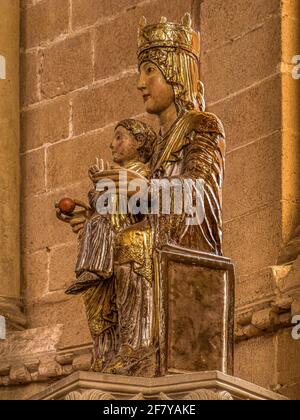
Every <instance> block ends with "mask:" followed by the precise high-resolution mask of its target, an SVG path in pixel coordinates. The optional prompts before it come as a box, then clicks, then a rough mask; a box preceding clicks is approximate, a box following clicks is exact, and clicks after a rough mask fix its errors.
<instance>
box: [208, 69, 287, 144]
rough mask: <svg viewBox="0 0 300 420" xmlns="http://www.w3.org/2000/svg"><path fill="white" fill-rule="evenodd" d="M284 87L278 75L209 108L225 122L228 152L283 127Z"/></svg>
mask: <svg viewBox="0 0 300 420" xmlns="http://www.w3.org/2000/svg"><path fill="white" fill-rule="evenodd" d="M281 89H282V87H281V76H280V75H277V76H274V77H273V78H271V79H269V80H266V81H265V82H263V83H261V84H259V85H258V86H253V87H252V88H250V89H247V90H245V91H243V92H241V93H239V94H238V95H236V96H233V97H230V98H228V99H225V100H224V101H221V102H220V103H217V104H216V105H213V106H209V105H208V110H209V111H210V112H213V113H215V114H216V115H218V117H219V118H220V119H221V120H222V122H223V124H224V127H225V132H226V145H227V151H228V152H229V151H231V150H232V149H235V148H238V147H242V146H244V145H246V144H247V143H250V142H252V141H254V140H256V139H259V138H261V137H266V136H268V135H270V134H271V133H274V132H275V131H278V130H280V129H282V119H281V113H282V112H281V110H282V107H281V99H280V98H281ZM291 108H293V107H292V106H291Z"/></svg>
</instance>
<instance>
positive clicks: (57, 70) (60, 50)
mask: <svg viewBox="0 0 300 420" xmlns="http://www.w3.org/2000/svg"><path fill="white" fill-rule="evenodd" d="M92 80H93V68H92V43H91V36H90V34H89V33H84V34H79V35H77V36H74V37H72V38H68V39H66V40H64V41H61V42H59V43H56V44H54V45H52V46H50V47H49V48H46V49H44V50H43V67H42V73H41V89H42V96H43V98H54V97H55V96H59V95H63V94H65V93H68V92H70V91H72V90H75V89H78V88H81V87H83V86H86V85H88V84H89V83H91V82H92Z"/></svg>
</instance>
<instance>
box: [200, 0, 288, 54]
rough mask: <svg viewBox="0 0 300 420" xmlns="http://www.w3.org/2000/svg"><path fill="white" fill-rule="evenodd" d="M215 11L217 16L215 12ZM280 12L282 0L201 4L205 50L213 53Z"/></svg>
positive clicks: (214, 1) (204, 2)
mask: <svg viewBox="0 0 300 420" xmlns="http://www.w3.org/2000/svg"><path fill="white" fill-rule="evenodd" d="M216 10H217V11H218V13H216ZM279 13H280V1H279V0H256V1H255V2H254V1H252V0H226V1H224V0H210V1H203V2H202V4H201V32H202V49H203V51H207V50H212V49H215V48H216V47H219V46H220V45H223V44H225V43H227V42H228V43H229V42H232V40H234V39H236V38H238V37H242V36H244V35H245V34H246V33H247V32H249V31H251V30H253V29H254V28H256V27H258V26H261V25H262V24H263V23H264V22H265V21H266V20H267V19H269V18H270V15H274V14H279Z"/></svg>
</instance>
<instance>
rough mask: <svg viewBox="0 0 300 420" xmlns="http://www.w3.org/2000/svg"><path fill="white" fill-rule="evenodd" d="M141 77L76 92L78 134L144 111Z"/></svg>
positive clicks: (75, 131)
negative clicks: (138, 81) (140, 87)
mask: <svg viewBox="0 0 300 420" xmlns="http://www.w3.org/2000/svg"><path fill="white" fill-rule="evenodd" d="M136 86H137V76H136V75H134V76H130V77H124V78H121V79H120V80H117V81H114V82H111V83H107V84H105V85H103V86H101V85H100V86H96V87H94V88H91V89H87V90H83V91H81V92H76V93H75V94H74V96H73V107H74V108H73V124H74V134H75V135H80V134H82V133H86V132H88V131H92V130H96V129H98V128H101V127H105V126H106V125H108V124H112V123H113V124H116V123H117V122H118V121H120V120H121V119H124V118H131V117H133V116H135V115H139V114H142V113H143V112H144V104H143V100H142V97H141V95H140V93H139V92H138V90H137V88H136Z"/></svg>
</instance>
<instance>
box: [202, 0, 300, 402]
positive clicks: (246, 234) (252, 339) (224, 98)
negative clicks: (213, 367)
mask: <svg viewBox="0 0 300 420" xmlns="http://www.w3.org/2000/svg"><path fill="white" fill-rule="evenodd" d="M299 8H300V1H298V0H296V1H289V0H283V1H279V0H267V1H266V0H255V1H252V0H249V1H248V0H246V1H245V0H228V1H222V0H207V1H206V0H204V1H203V2H202V4H201V29H202V37H203V39H202V47H203V49H202V67H201V69H202V78H203V80H204V83H205V85H206V90H207V100H208V108H209V110H210V111H212V112H215V113H216V114H217V115H218V116H219V117H220V118H221V119H222V120H223V122H224V124H225V128H226V132H227V160H226V166H227V172H226V180H225V189H224V222H225V226H224V228H225V229H224V247H225V249H224V252H225V255H228V256H230V257H231V258H232V259H233V261H234V262H235V264H236V274H237V285H236V313H237V321H238V322H237V339H238V341H240V340H242V341H241V342H239V343H238V344H237V345H236V349H235V350H236V357H235V374H236V375H237V376H239V377H242V378H245V379H249V380H250V381H253V382H255V383H258V384H260V385H263V386H266V387H271V388H273V389H276V390H280V392H282V393H285V394H286V395H288V396H290V397H296V396H297V397H298V398H299V397H300V393H299V391H300V388H299V382H300V370H299V369H300V363H299V362H297V360H296V358H295V354H296V352H297V351H298V352H299V350H300V342H294V341H293V340H292V338H291V332H290V330H289V329H286V330H281V329H282V328H284V327H286V328H288V327H289V325H290V320H291V303H290V302H288V300H289V299H292V300H293V299H294V300H295V299H298V298H299V297H297V298H291V296H289V295H288V294H285V293H284V294H283V295H282V287H281V286H283V285H284V281H281V280H280V278H282V277H284V276H285V275H286V274H287V271H285V270H288V268H287V269H284V268H281V267H277V268H275V267H273V268H271V266H275V265H276V262H277V259H278V256H279V254H280V250H281V248H282V247H283V246H284V244H285V243H286V242H287V241H288V240H289V238H290V236H291V235H292V234H293V233H294V230H295V228H296V226H297V225H298V224H299V217H300V207H299V205H300V202H299V198H300V185H299V179H300V173H299V171H300V165H299V162H300V160H299V159H300V154H299V152H300V146H299V133H300V124H299V122H300V118H299V101H300V83H299V81H296V80H293V78H292V74H291V71H292V68H291V60H292V57H293V56H294V55H296V54H299V51H300V42H299V40H300V36H299V18H300V9H299ZM299 285H300V273H299V272H298V287H299ZM294 286H295V284H294ZM283 302H284V303H283ZM276 330H280V332H277V333H274V332H275V331H276ZM245 339H246V340H247V341H244V340H245ZM288 371H289V373H288ZM291 371H293V374H292V375H290V373H291ZM296 383H298V385H296Z"/></svg>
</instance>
